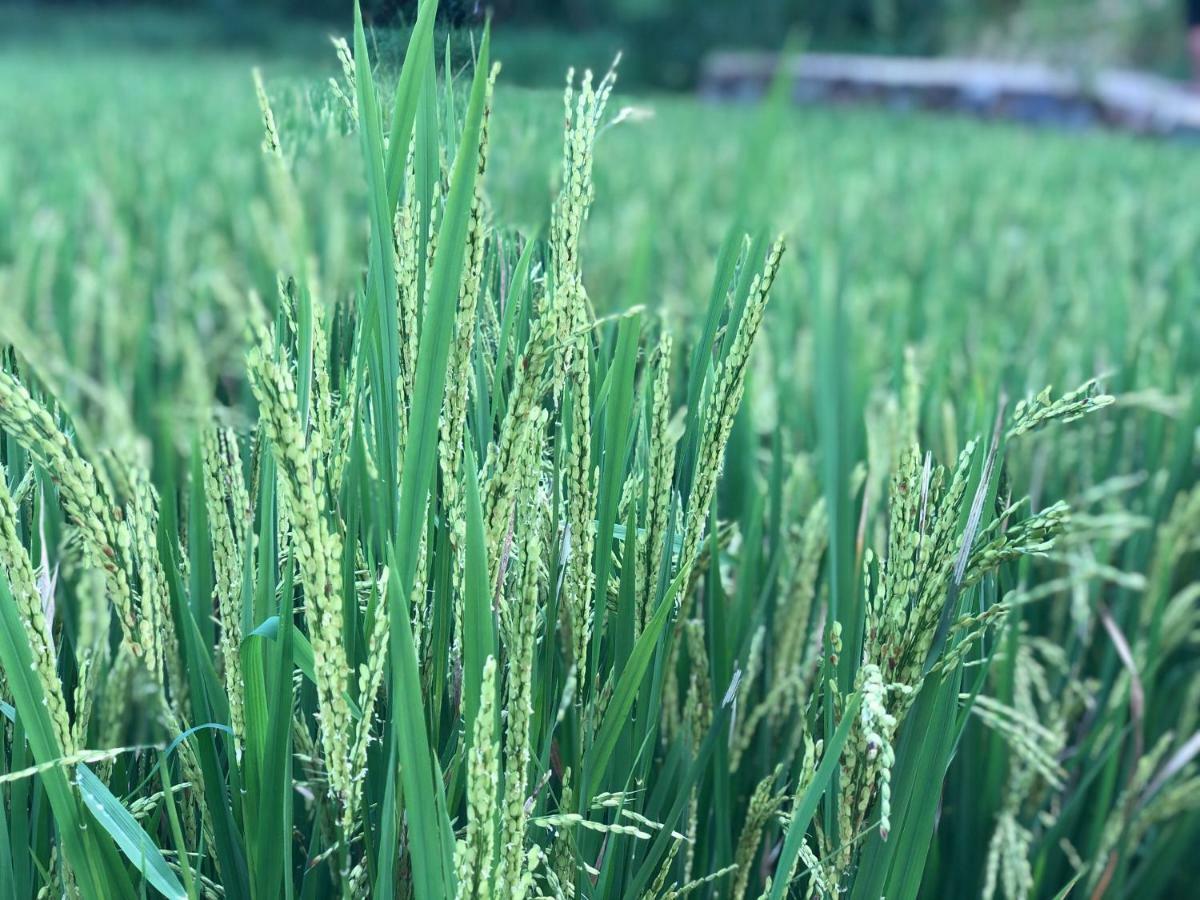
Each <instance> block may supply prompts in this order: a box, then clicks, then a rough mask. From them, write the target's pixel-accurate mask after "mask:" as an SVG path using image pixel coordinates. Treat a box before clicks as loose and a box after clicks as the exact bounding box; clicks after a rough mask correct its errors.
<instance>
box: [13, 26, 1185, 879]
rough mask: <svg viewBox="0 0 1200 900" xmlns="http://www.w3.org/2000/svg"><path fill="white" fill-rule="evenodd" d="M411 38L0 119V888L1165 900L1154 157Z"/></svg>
mask: <svg viewBox="0 0 1200 900" xmlns="http://www.w3.org/2000/svg"><path fill="white" fill-rule="evenodd" d="M433 12H434V3H432V2H427V3H425V4H424V5H423V6H422V16H421V19H420V20H419V22H418V24H417V27H416V29H415V30H414V31H413V34H412V37H411V42H410V43H409V46H408V50H407V53H406V54H405V57H404V65H403V68H402V69H401V70H400V71H399V72H398V77H397V78H395V79H392V78H390V77H387V76H386V73H385V74H384V77H382V78H377V75H378V74H379V73H376V72H374V71H373V70H372V66H371V63H370V59H369V43H368V36H367V35H366V34H364V32H363V31H362V29H361V27H356V30H355V33H354V40H353V41H352V42H351V43H349V44H348V43H345V42H337V46H336V48H335V53H334V54H331V57H332V58H334V59H336V60H340V62H341V65H340V67H338V68H337V69H335V70H334V75H333V77H332V79H331V80H329V81H328V82H325V81H321V82H320V83H315V82H314V81H313V80H312V79H307V78H305V79H301V80H299V81H297V82H292V83H289V84H287V85H284V86H278V85H277V84H276V83H275V82H274V81H273V80H271V79H270V78H268V79H267V80H266V81H264V79H263V76H262V75H260V74H259V73H258V72H255V73H254V77H253V79H252V78H251V76H250V74H249V72H248V71H247V70H246V69H244V68H240V67H237V66H235V68H236V69H237V72H236V76H234V77H236V79H237V81H236V82H232V81H228V80H225V79H227V78H228V77H229V76H228V75H227V74H226V72H227V70H226V69H224V68H217V67H213V68H208V67H207V66H208V64H206V63H205V62H203V61H199V60H192V61H188V62H176V63H173V64H171V65H170V66H164V64H163V62H162V61H161V60H157V61H156V60H148V61H142V62H140V63H139V64H138V65H139V66H141V68H133V69H129V70H125V69H123V68H122V67H123V66H126V65H128V63H127V62H126V61H120V60H118V61H115V62H114V63H113V66H112V69H111V71H113V72H117V73H122V72H125V73H126V74H125V75H118V77H123V78H127V79H128V81H127V83H125V84H124V88H123V89H124V90H125V91H126V92H127V93H131V94H136V96H137V97H138V98H140V99H139V100H138V102H139V103H142V105H143V106H144V108H146V109H150V110H153V111H154V112H155V115H154V116H153V117H148V118H146V119H143V120H141V121H140V123H139V127H128V126H127V124H126V123H128V122H130V121H133V119H131V118H122V114H120V112H119V111H117V110H115V109H114V108H113V107H112V106H106V105H104V104H102V103H101V104H99V105H93V102H94V101H95V100H96V98H95V97H92V98H90V99H89V95H88V93H87V87H86V86H85V83H84V81H83V79H82V77H81V73H80V72H79V71H72V68H71V66H70V64H66V65H64V67H62V68H56V67H53V66H49V65H47V66H46V69H45V72H44V77H43V78H41V79H39V81H38V86H37V92H38V93H35V94H34V95H32V96H33V98H34V99H32V100H31V99H30V98H29V96H25V95H21V94H19V92H0V113H3V114H5V115H4V117H3V118H2V119H0V129H3V131H2V132H0V133H3V135H4V138H5V140H4V143H3V145H0V222H2V223H3V230H2V231H0V303H2V304H3V305H2V308H0V309H2V312H3V317H2V323H0V328H2V330H3V333H2V337H3V339H4V341H5V344H4V349H3V364H2V366H0V462H2V464H3V476H4V477H3V478H0V571H2V573H3V576H4V577H2V578H0V617H2V618H3V621H2V622H0V669H2V671H3V675H4V677H3V681H2V683H0V696H2V699H3V701H4V704H3V707H2V710H3V712H4V715H5V719H4V723H3V724H4V742H3V774H0V792H2V793H3V801H4V810H3V812H4V815H3V816H2V817H0V826H2V827H0V894H2V895H3V896H13V897H21V898H24V897H34V896H39V895H43V894H44V895H45V896H63V895H66V896H82V897H84V898H109V897H134V896H140V895H141V894H142V892H143V891H146V892H149V891H151V890H153V891H157V892H159V893H161V894H163V895H166V896H169V897H202V896H203V897H222V896H224V897H248V898H249V897H253V898H275V897H281V896H287V897H326V896H346V897H365V896H374V897H417V898H422V900H424V898H449V897H459V898H484V897H493V896H494V897H498V898H509V897H597V898H599V897H605V898H608V897H614V898H615V897H648V898H667V897H680V896H684V895H688V894H694V895H696V896H708V897H732V898H736V900H742V898H748V897H765V898H770V900H778V898H782V897H786V896H829V897H833V896H837V895H839V894H849V895H850V896H852V897H855V898H869V900H874V898H877V897H881V896H885V897H887V898H889V900H893V898H912V897H916V896H919V895H920V896H966V895H975V894H979V895H981V896H983V897H987V898H991V897H1005V898H1018V897H1055V896H1065V895H1066V894H1068V893H1072V892H1073V893H1074V895H1076V896H1085V895H1086V896H1089V897H1102V896H1104V897H1124V896H1139V897H1140V896H1169V895H1172V894H1178V893H1179V892H1182V891H1184V890H1186V888H1187V887H1188V885H1189V883H1190V881H1189V876H1190V875H1191V873H1192V870H1194V863H1193V862H1192V861H1191V860H1190V859H1189V855H1188V854H1189V851H1190V849H1191V847H1192V845H1193V844H1194V842H1195V840H1196V839H1197V838H1198V837H1200V769H1198V766H1197V763H1196V756H1197V754H1198V753H1200V737H1198V735H1200V731H1198V730H1197V729H1198V727H1200V722H1198V721H1197V719H1198V716H1200V655H1198V654H1197V640H1198V638H1200V620H1198V618H1200V616H1198V614H1200V592H1198V591H1197V589H1196V573H1197V554H1198V553H1200V488H1198V487H1197V474H1198V473H1200V463H1198V458H1197V457H1198V454H1200V447H1198V443H1197V441H1198V436H1200V430H1198V428H1200V394H1198V392H1197V390H1196V375H1197V371H1198V369H1200V365H1198V364H1200V352H1198V350H1197V347H1198V346H1200V340H1198V338H1200V335H1198V334H1197V323H1198V317H1197V316H1196V314H1195V311H1196V308H1197V297H1198V295H1200V279H1198V278H1197V275H1198V274H1200V269H1198V268H1197V265H1196V259H1197V256H1196V251H1197V249H1198V248H1200V217H1198V216H1197V215H1196V214H1195V213H1194V211H1193V210H1192V209H1191V208H1190V207H1191V206H1192V205H1193V202H1192V198H1193V197H1194V191H1192V192H1191V193H1190V194H1189V190H1191V189H1192V188H1194V187H1200V185H1196V181H1197V176H1196V175H1195V174H1192V172H1191V170H1188V169H1187V168H1183V167H1181V164H1183V163H1186V162H1187V161H1188V160H1189V158H1188V156H1187V155H1186V151H1185V150H1184V149H1183V148H1177V147H1155V146H1151V145H1138V144H1134V143H1132V142H1130V141H1128V140H1125V139H1100V138H1098V137H1095V136H1093V137H1090V138H1086V139H1081V138H1079V137H1062V136H1058V137H1054V136H1048V135H1030V134H1027V133H1021V132H1015V131H1008V130H1004V129H999V128H996V129H993V128H986V129H981V128H979V127H978V126H972V125H969V124H964V123H939V124H934V123H931V122H930V121H928V120H923V119H895V118H887V117H880V116H877V115H874V116H873V115H858V116H846V117H843V116H840V115H837V114H830V113H827V112H826V113H813V114H811V115H810V116H809V117H808V118H806V119H805V120H803V121H801V122H800V124H799V125H797V122H798V120H797V119H796V118H795V117H794V115H793V114H792V113H791V112H790V111H787V110H786V109H785V108H784V107H783V105H781V104H780V103H769V104H766V105H765V106H764V107H763V108H762V109H758V110H754V111H746V110H722V111H715V110H700V109H697V108H696V107H694V106H692V105H690V104H684V103H679V102H670V101H663V102H661V103H659V104H656V106H657V107H658V108H657V116H656V117H655V118H652V119H650V120H649V121H646V116H645V113H646V110H645V109H643V108H642V107H641V106H640V105H637V104H635V105H633V106H626V107H623V108H620V109H614V107H615V106H617V105H618V104H617V103H614V102H613V89H614V76H613V74H612V73H609V74H608V75H606V76H604V77H600V78H595V77H593V76H592V75H591V74H590V73H587V74H584V75H583V76H582V77H581V78H580V77H575V76H573V75H570V76H568V87H567V90H566V94H565V98H564V99H563V100H562V101H556V100H555V99H554V98H553V97H551V96H550V95H546V94H536V93H535V94H527V93H516V92H504V91H503V90H502V89H500V88H498V87H497V80H496V76H497V72H496V69H495V68H493V67H492V66H491V63H490V61H489V38H488V36H487V35H486V34H484V35H483V36H482V38H481V40H480V43H479V46H478V51H477V54H476V60H475V65H474V67H473V74H472V73H471V72H468V73H465V74H464V75H463V77H462V78H460V79H456V78H453V77H444V78H440V79H439V78H438V77H437V75H436V72H437V66H436V65H435V57H437V56H438V55H439V54H438V51H437V48H435V44H434V41H433V38H432V17H433ZM47 62H48V60H46V59H45V58H44V57H41V56H39V55H37V54H36V53H34V54H30V55H29V56H28V57H27V58H26V59H25V60H24V61H23V62H22V61H20V60H18V61H17V62H11V61H10V62H3V61H0V73H2V72H3V69H4V67H5V66H8V67H13V68H19V67H20V66H22V65H25V66H29V67H34V66H37V65H39V64H43V63H47ZM239 65H240V64H239ZM443 71H445V70H444V69H443ZM146 72H154V73H157V74H161V75H164V76H166V81H165V84H162V83H158V82H157V81H156V80H155V79H147V78H145V77H144V75H145V73H146ZM393 81H394V87H393V86H391V85H392V84H393ZM235 83H236V85H237V87H236V89H235V88H233V87H231V85H233V84H235ZM378 83H384V84H388V85H389V89H388V90H387V91H386V92H385V91H382V90H380V89H379V87H378V86H377V84H378ZM156 84H157V85H158V86H157V87H156V86H155V85H156ZM227 90H228V91H231V92H232V97H234V98H236V99H230V95H227V94H226V91H227ZM256 95H257V99H258V106H257V115H255V109H256V108H255V105H254V98H255V96H256ZM81 98H82V99H81ZM43 105H44V106H45V107H46V108H49V109H51V110H55V112H56V114H55V116H46V115H45V109H44V108H42V107H43ZM493 105H495V107H496V109H497V113H496V116H495V117H494V119H493V116H492V109H493ZM506 105H507V106H509V107H510V109H506V108H505V107H506ZM35 106H36V107H38V109H37V110H36V114H35V111H34V107H35ZM243 107H244V108H243ZM59 113H63V114H68V115H66V116H65V121H68V122H74V121H75V117H76V116H78V117H79V119H80V120H82V121H90V122H91V126H90V127H91V129H92V132H91V133H93V134H101V135H103V136H104V139H103V140H73V139H72V134H73V130H74V126H73V125H72V126H70V127H63V126H61V124H60V125H58V126H55V125H53V124H48V123H53V122H56V121H60V119H59V118H58V114H59ZM89 115H91V116H92V117H93V118H92V119H88V116H89ZM4 122H8V123H15V124H12V125H8V126H6V125H5V124H4ZM793 127H798V129H799V130H798V131H795V132H793V131H790V130H789V129H791V128H793ZM885 127H886V130H885ZM672 135H673V136H672ZM930 135H932V136H933V137H932V138H931V137H930ZM231 142H232V143H231ZM239 143H240V146H239ZM259 143H261V151H262V152H261V153H257V152H256V151H255V148H256V145H257V144H259ZM552 159H554V160H557V162H555V163H554V172H555V173H554V175H553V176H552V184H553V187H552V188H551V187H549V186H548V184H547V167H548V165H549V164H550V161H551V160H552ZM768 222H772V223H777V224H778V225H780V226H782V227H783V229H784V230H785V231H786V232H787V235H788V236H787V238H786V239H784V238H776V237H775V236H774V233H773V232H772V231H771V230H770V229H768V228H766V227H765V223H768ZM1047 384H1054V387H1053V388H1048V387H1045V386H1046V385H1047Z"/></svg>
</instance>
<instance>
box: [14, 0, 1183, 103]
mask: <svg viewBox="0 0 1200 900" xmlns="http://www.w3.org/2000/svg"><path fill="white" fill-rule="evenodd" d="M360 2H361V4H362V8H363V14H364V17H365V18H366V19H367V20H368V22H369V23H370V24H371V25H372V26H373V27H374V28H376V29H377V33H380V34H386V33H388V32H391V33H392V34H393V35H394V36H395V37H397V38H399V37H400V36H402V34H403V29H404V26H405V24H406V23H408V22H411V21H412V20H413V18H414V17H415V15H416V9H417V0H360ZM1183 2H1184V0H440V12H439V16H440V18H441V19H442V23H443V26H444V27H445V28H447V29H449V30H451V31H453V30H454V29H456V28H459V27H463V26H468V27H469V26H472V25H477V24H478V23H480V22H482V20H483V19H484V17H485V16H486V15H487V13H488V11H490V12H491V13H492V15H493V17H494V20H495V22H496V24H497V25H498V26H500V27H498V28H497V32H496V37H497V39H498V43H499V44H500V45H504V44H505V43H506V42H507V49H508V51H509V52H508V53H507V54H506V55H505V60H506V67H507V68H508V75H509V76H510V77H516V78H517V79H518V80H523V81H526V82H540V81H541V80H542V74H543V72H556V73H557V72H559V70H560V69H561V65H560V58H566V59H569V60H574V61H578V57H579V55H580V53H581V52H583V53H584V55H585V56H588V57H590V56H593V55H595V56H599V55H602V54H608V55H609V58H611V51H612V50H613V49H615V48H620V49H622V50H624V51H625V54H626V62H625V64H624V65H623V72H622V75H623V80H624V81H625V83H626V84H627V85H628V84H630V82H631V81H633V82H640V83H642V84H643V85H645V86H650V87H659V88H686V87H689V86H691V85H692V84H693V83H694V81H695V78H696V75H697V73H698V72H699V69H700V65H701V62H702V60H703V58H704V56H705V55H706V54H707V53H709V52H710V51H712V50H714V49H718V48H739V49H777V48H779V47H780V46H781V45H782V44H783V42H784V41H785V40H786V39H787V37H788V36H789V35H794V36H795V37H796V38H798V40H799V42H800V46H802V47H806V48H808V49H813V50H837V51H844V52H845V51H849V52H878V53H914V54H938V53H948V52H958V51H966V52H981V53H986V54H989V55H1008V54H1013V53H1017V54H1021V53H1026V54H1031V55H1037V56H1040V57H1043V58H1047V57H1048V58H1060V57H1065V56H1070V55H1072V54H1074V55H1075V56H1080V55H1082V56H1084V57H1085V60H1086V61H1090V62H1098V61H1101V60H1103V61H1105V62H1114V61H1119V62H1132V63H1136V64H1143V65H1145V64H1149V65H1151V66H1156V65H1157V66H1158V67H1161V61H1162V60H1163V59H1164V58H1165V57H1168V56H1173V55H1178V54H1176V53H1175V52H1174V51H1175V50H1177V49H1178V48H1177V47H1175V44H1177V43H1178V40H1177V39H1176V36H1177V35H1182V32H1183V29H1182V21H1183V15H1182V6H1183ZM351 3H352V0H193V2H191V3H181V2H180V0H138V5H139V6H140V7H141V8H148V9H155V10H158V11H160V12H162V13H164V14H171V13H178V12H184V11H186V12H188V13H190V14H192V15H195V14H201V15H203V14H205V13H207V14H208V15H209V16H210V17H212V18H213V19H215V20H217V21H219V22H220V24H221V30H222V34H223V35H224V39H227V40H236V39H238V38H241V39H244V40H247V41H260V40H261V39H262V38H263V37H265V36H271V35H272V33H273V31H274V30H279V23H280V22H281V21H295V20H309V21H317V22H327V23H330V24H333V25H342V26H344V25H346V24H347V23H348V21H349V10H350V7H351ZM24 5H25V6H27V7H28V6H32V7H33V8H35V9H36V8H38V7H54V8H59V9H63V10H65V11H67V12H68V13H69V12H70V11H71V10H73V9H75V10H81V11H82V10H88V11H95V10H97V9H104V8H106V7H114V8H116V7H126V6H128V5H129V2H128V0H25V4H24ZM384 43H385V44H386V43H387V41H386V40H385V41H384ZM401 46H403V44H402V42H400V41H399V40H397V42H396V47H397V51H399V48H400V47H401ZM589 51H590V52H589ZM588 62H589V63H591V62H593V60H591V59H590V58H589V59H588ZM557 79H558V75H554V76H553V77H552V78H551V80H552V81H555V82H556V81H557Z"/></svg>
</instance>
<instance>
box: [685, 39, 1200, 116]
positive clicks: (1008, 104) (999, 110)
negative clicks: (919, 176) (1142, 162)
mask: <svg viewBox="0 0 1200 900" xmlns="http://www.w3.org/2000/svg"><path fill="white" fill-rule="evenodd" d="M778 65H779V59H778V57H777V56H776V55H774V54H765V53H718V54H713V55H712V56H710V57H709V58H708V60H706V62H705V65H704V69H703V72H702V76H701V86H700V89H701V92H702V93H703V94H704V95H706V96H710V97H717V98H724V99H740V98H750V97H756V96H760V95H761V94H762V93H763V92H764V91H765V90H766V89H767V86H768V85H769V84H770V82H771V80H772V79H773V78H774V76H775V72H776V69H777V67H778ZM786 65H787V67H788V68H787V74H788V78H789V79H790V80H791V82H792V91H793V96H794V97H795V99H796V100H797V101H799V102H810V103H812V102H853V101H874V102H878V103H883V104H886V105H888V106H891V107H896V108H914V107H915V108H922V109H942V110H947V111H958V112H963V113H969V114H973V115H979V116H983V117H988V118H999V119H1012V120H1016V121H1023V122H1033V123H1038V124H1046V125H1058V126H1063V127H1079V126H1088V125H1103V126H1108V127H1114V128H1121V129H1126V130H1130V131H1135V132H1139V133H1153V134H1187V135H1193V136H1195V135H1200V96H1197V95H1195V94H1193V93H1191V92H1190V91H1188V90H1186V89H1184V88H1183V87H1181V86H1179V85H1178V84H1176V83H1174V82H1171V81H1168V80H1166V79H1164V78H1158V77H1156V76H1153V75H1147V74H1145V73H1142V72H1133V71H1127V70H1121V69H1111V70H1102V71H1099V72H1093V73H1084V72H1075V71H1071V70H1068V69H1062V68H1056V67H1054V66H1050V65H1047V64H1044V63H1036V62H1000V61H995V60H978V59H965V58H933V59H930V58H920V57H897V56H856V55H848V54H804V55H802V56H799V57H797V58H795V59H792V60H789V61H788V62H787V64H786Z"/></svg>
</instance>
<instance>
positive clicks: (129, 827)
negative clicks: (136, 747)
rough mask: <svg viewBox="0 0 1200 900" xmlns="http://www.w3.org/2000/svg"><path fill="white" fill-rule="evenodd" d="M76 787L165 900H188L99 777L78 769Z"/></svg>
mask: <svg viewBox="0 0 1200 900" xmlns="http://www.w3.org/2000/svg"><path fill="white" fill-rule="evenodd" d="M75 784H76V786H77V787H78V788H79V794H80V796H81V797H83V800H84V804H85V805H86V806H87V808H88V812H90V813H91V814H92V817H93V818H94V819H95V820H96V821H97V822H99V823H100V824H101V825H102V826H103V827H104V830H105V831H107V832H108V833H109V834H110V835H111V836H112V839H113V840H114V841H116V843H117V846H118V847H120V848H121V852H122V853H124V854H125V856H126V857H128V858H129V861H130V862H132V863H133V864H134V866H136V867H137V870H138V871H139V872H141V873H142V875H144V876H145V877H146V880H147V881H148V882H150V884H151V885H152V886H153V887H154V889H155V890H157V891H158V892H159V893H160V894H162V895H163V896H164V897H169V898H171V900H186V898H187V891H185V890H184V889H183V885H182V884H180V883H179V879H178V878H176V877H175V873H174V872H172V871H171V867H170V866H168V865H167V861H166V860H165V859H163V855H162V852H161V851H160V850H159V849H158V847H157V845H156V844H155V843H154V841H153V840H152V839H151V838H150V835H148V834H146V831H145V829H143V828H142V826H141V825H139V824H138V823H137V820H136V819H135V818H134V817H133V816H132V815H131V814H130V812H129V810H127V809H126V808H125V807H124V806H122V805H121V801H120V800H118V799H117V798H116V797H114V796H113V794H112V791H110V790H109V789H108V788H107V787H105V785H104V782H103V781H101V780H100V779H99V778H97V777H96V773H95V772H93V771H92V770H91V769H89V768H88V767H87V766H86V765H84V764H83V763H80V764H79V765H77V766H76V767H75Z"/></svg>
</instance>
